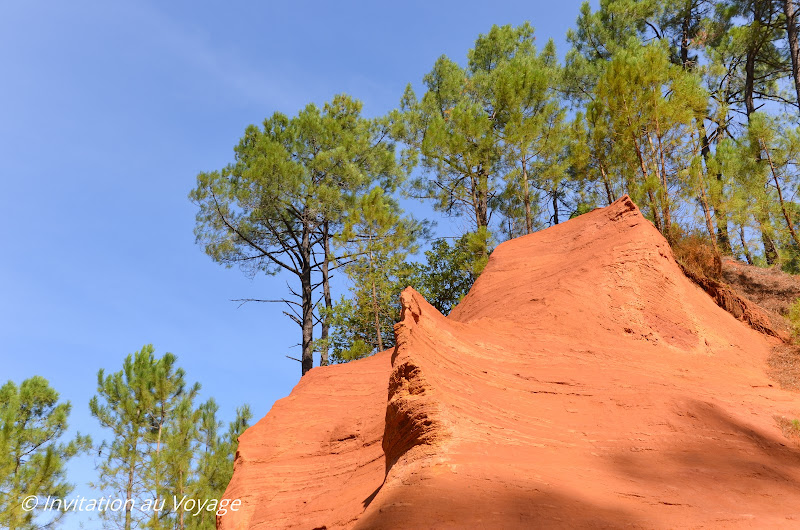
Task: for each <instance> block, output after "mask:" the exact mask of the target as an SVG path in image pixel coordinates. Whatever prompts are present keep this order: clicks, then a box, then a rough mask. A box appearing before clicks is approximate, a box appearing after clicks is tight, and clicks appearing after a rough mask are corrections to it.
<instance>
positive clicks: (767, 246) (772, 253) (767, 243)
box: [758, 213, 778, 266]
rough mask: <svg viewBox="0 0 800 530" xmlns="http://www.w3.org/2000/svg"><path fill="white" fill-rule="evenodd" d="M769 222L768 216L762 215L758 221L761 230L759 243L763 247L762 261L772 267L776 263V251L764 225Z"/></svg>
mask: <svg viewBox="0 0 800 530" xmlns="http://www.w3.org/2000/svg"><path fill="white" fill-rule="evenodd" d="M768 222H769V217H768V214H764V213H762V215H761V216H760V217H759V219H758V223H759V228H760V229H761V243H762V244H763V245H764V259H766V260H767V265H769V266H772V265H774V264H775V262H776V261H778V250H777V249H776V248H775V243H774V242H773V241H772V238H771V237H770V235H769V234H768V233H767V228H766V224H767V223H768Z"/></svg>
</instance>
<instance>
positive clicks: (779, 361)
mask: <svg viewBox="0 0 800 530" xmlns="http://www.w3.org/2000/svg"><path fill="white" fill-rule="evenodd" d="M767 365H768V366H769V369H768V370H767V375H769V376H770V377H771V378H772V379H774V380H775V381H777V382H778V384H779V385H781V388H783V389H786V390H794V391H795V392H800V346H798V345H797V344H779V345H778V346H775V348H773V350H772V354H771V355H770V356H769V359H767Z"/></svg>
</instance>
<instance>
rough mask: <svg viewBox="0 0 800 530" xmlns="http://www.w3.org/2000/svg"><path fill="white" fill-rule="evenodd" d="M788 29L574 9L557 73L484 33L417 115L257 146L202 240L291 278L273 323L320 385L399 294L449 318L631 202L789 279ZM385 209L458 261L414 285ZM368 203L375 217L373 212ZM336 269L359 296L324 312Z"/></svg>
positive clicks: (649, 4) (353, 115) (742, 6)
mask: <svg viewBox="0 0 800 530" xmlns="http://www.w3.org/2000/svg"><path fill="white" fill-rule="evenodd" d="M795 11H796V9H795V5H794V4H793V3H792V2H790V1H788V0H781V1H778V0H687V1H685V2H677V3H676V2H668V1H666V0H602V1H601V2H600V6H599V9H597V10H595V11H593V10H592V9H591V7H590V6H589V4H588V3H584V4H583V6H582V7H581V9H580V12H579V14H578V18H577V21H576V25H575V28H574V29H573V30H570V32H569V33H568V35H567V40H568V42H569V44H570V49H569V50H567V52H566V55H565V59H564V61H563V62H560V61H559V59H558V54H557V51H556V49H555V45H554V44H553V41H552V40H550V41H547V42H546V43H545V44H544V46H543V47H541V48H537V46H536V45H535V42H536V39H535V35H534V29H533V27H532V26H531V25H530V24H529V23H527V22H525V23H522V24H520V25H519V26H511V25H507V26H493V27H491V28H488V32H487V33H485V34H482V35H479V36H478V38H477V39H476V41H475V45H474V46H473V48H472V49H471V50H468V51H467V52H466V58H465V61H463V62H459V61H457V60H454V59H451V58H449V57H447V56H444V55H443V56H441V57H439V59H437V60H436V62H435V63H434V64H433V67H432V69H431V70H430V71H429V72H428V73H427V74H425V75H424V76H423V78H422V85H423V87H422V88H423V89H422V91H420V92H419V94H420V95H419V96H418V95H417V94H418V92H417V91H415V89H414V87H413V86H412V85H411V84H409V85H408V86H407V88H406V90H405V93H404V94H403V95H402V97H401V99H400V105H399V108H398V109H396V110H394V111H392V112H390V113H389V114H388V116H387V117H385V118H378V119H375V120H367V119H365V118H362V117H361V115H360V105H359V104H358V103H356V102H355V101H354V100H352V99H350V98H349V97H348V96H337V98H335V99H334V101H333V102H332V103H331V104H328V105H326V107H325V109H324V110H323V111H319V110H318V109H316V107H314V106H313V105H311V106H309V107H308V108H307V109H305V110H304V111H302V112H301V113H300V114H299V115H298V116H297V117H295V118H291V119H289V118H287V117H285V116H281V115H275V116H274V117H273V118H271V119H269V120H267V121H266V122H265V127H264V130H263V131H260V130H258V129H256V128H254V127H251V128H249V129H248V130H247V131H246V133H245V136H244V137H243V138H242V140H241V142H240V144H239V146H238V147H237V149H236V155H237V158H236V162H235V163H234V164H232V165H230V166H228V167H227V168H225V169H224V170H223V171H221V172H214V173H201V174H200V175H199V176H198V187H197V189H195V190H194V191H193V192H192V198H193V200H194V201H195V202H196V203H197V204H198V205H199V206H200V211H199V213H198V217H197V220H198V225H197V226H198V228H197V234H198V240H199V241H200V242H202V243H203V244H204V245H205V248H206V251H207V252H208V253H209V254H210V255H211V256H212V257H213V258H214V259H215V260H217V261H220V262H221V263H225V264H226V265H229V266H230V265H232V264H237V265H243V266H244V268H245V269H247V270H249V271H250V272H256V271H259V270H260V271H264V272H274V271H275V270H276V268H282V269H284V270H287V271H289V272H292V273H293V274H295V275H297V276H298V278H299V279H300V290H299V292H297V291H294V290H293V291H292V293H293V294H296V295H298V296H299V298H300V301H299V302H298V301H296V300H284V301H286V302H287V303H289V304H290V306H291V307H293V308H294V309H298V308H299V309H300V310H299V312H298V311H295V312H292V313H290V317H291V318H292V319H294V320H295V321H296V322H297V323H298V324H300V325H301V328H302V345H303V357H302V362H303V364H302V371H303V373H306V372H307V371H308V369H310V367H311V366H312V364H313V357H312V356H311V355H312V350H313V349H316V350H317V351H318V352H319V353H320V359H321V364H327V362H328V350H329V348H332V355H333V360H334V361H336V362H340V361H346V360H351V359H356V358H359V357H362V356H364V355H367V354H369V353H372V352H375V351H377V350H380V349H383V348H386V347H389V346H390V345H391V343H392V337H391V332H390V329H391V324H392V322H393V321H394V320H395V319H396V318H397V316H398V315H397V310H398V308H397V302H396V296H397V294H398V293H399V292H400V291H401V290H402V288H403V287H405V286H406V285H412V286H414V287H416V288H417V289H418V290H420V291H421V292H423V294H425V295H426V296H428V297H431V298H430V299H431V300H432V301H433V302H434V305H437V307H440V309H442V310H443V311H445V312H446V311H449V309H450V308H452V306H453V304H454V303H455V301H457V300H458V299H459V298H460V297H461V296H463V294H464V292H465V291H466V290H467V289H468V286H467V285H466V283H470V282H471V281H472V280H474V279H475V278H476V277H477V275H478V274H479V273H480V271H481V270H482V269H483V267H484V266H485V265H486V263H487V261H488V257H489V254H490V253H491V250H492V248H493V245H495V244H496V243H498V242H501V241H503V240H505V239H508V238H512V237H518V236H520V235H524V234H529V233H531V232H533V231H535V230H538V229H541V228H545V227H547V226H550V225H554V224H558V223H559V222H561V221H562V220H564V219H567V218H572V217H574V216H576V215H579V214H581V213H585V212H587V211H589V210H591V209H592V208H594V207H596V206H602V205H607V204H609V203H611V202H613V201H614V200H616V199H618V198H619V197H621V196H622V195H623V194H628V195H630V196H631V197H632V198H633V199H634V201H635V202H636V203H637V204H638V205H639V206H640V208H641V209H642V212H643V213H644V214H645V215H646V216H647V217H648V218H649V219H650V220H651V221H652V222H653V224H654V225H655V226H656V228H658V230H660V231H661V232H662V234H663V235H664V237H665V238H666V239H667V240H668V241H670V243H673V244H675V243H676V242H677V240H678V239H679V238H680V237H681V235H682V234H686V233H691V234H695V235H696V236H697V237H701V238H702V239H705V240H707V241H708V242H709V243H710V244H711V246H712V248H713V249H714V252H715V253H716V255H717V259H718V258H719V256H720V255H722V254H728V255H733V256H737V257H741V258H742V259H745V260H746V261H748V262H749V263H754V264H760V265H774V264H780V266H781V267H783V268H784V270H787V271H790V272H794V273H797V272H800V265H798V264H800V237H799V236H798V231H800V227H798V226H797V225H798V223H797V221H798V213H800V206H798V204H797V203H796V202H795V195H796V190H797V185H798V171H797V161H798V154H800V129H798V128H797V125H798V123H797V120H798V110H800V70H799V69H800V45H799V44H798V40H797V39H798V30H797V23H798V20H797V16H796V12H795ZM389 138H392V139H393V140H394V141H396V142H397V143H398V144H399V145H400V150H399V151H397V152H396V150H395V146H394V145H393V144H392V143H391V142H390V141H389ZM375 157H377V158H375ZM409 176H410V178H407V177H409ZM396 193H402V194H403V195H404V196H405V197H406V198H413V199H419V200H422V201H429V204H431V205H432V206H433V208H434V209H435V210H438V211H440V212H443V213H444V214H445V215H447V216H448V217H452V218H455V219H457V220H458V224H457V226H458V228H457V229H456V233H457V239H458V242H457V243H456V246H455V247H449V246H447V247H445V246H443V243H442V242H441V241H434V242H433V243H432V245H433V246H432V248H431V249H430V250H429V251H428V252H430V253H432V254H430V253H428V254H427V257H428V259H429V261H428V263H427V265H422V264H419V263H415V262H409V261H408V260H409V258H410V257H411V256H412V255H413V253H414V251H415V249H416V248H418V247H420V245H423V244H424V242H425V239H426V238H425V234H426V232H425V231H424V230H418V229H417V228H414V226H415V223H416V221H413V220H411V219H409V218H405V217H403V213H402V211H401V210H400V208H399V207H398V205H397V204H398V202H397V201H396V200H395V199H393V198H392V197H393V196H394V195H395V194H396ZM375 194H378V195H380V197H377V196H375ZM378 199H379V202H380V205H381V206H380V208H379V209H380V210H381V214H380V216H379V217H374V215H375V212H374V211H369V210H368V209H364V205H365V204H371V203H370V202H369V201H372V203H375V204H377V202H376V201H378ZM365 201H367V202H365ZM362 214H363V215H362ZM370 216H373V218H372V219H370ZM389 225H391V228H390V226H389ZM699 234H703V235H699ZM331 243H333V246H331ZM434 256H437V257H438V259H439V261H440V262H439V263H434V262H433V261H430V260H431V259H433V257H434ZM456 263H457V266H456V267H455V268H453V267H452V266H451V265H453V264H456ZM337 267H343V270H344V272H345V273H346V275H347V276H348V278H349V280H350V283H351V285H352V287H351V288H350V290H349V292H347V293H344V294H342V295H341V297H340V298H339V299H338V301H337V302H336V304H334V303H333V301H332V300H333V297H332V294H331V290H330V282H329V277H330V272H331V270H333V269H334V268H337ZM422 271H425V272H427V273H431V274H433V275H434V276H435V277H436V281H440V280H441V281H442V282H445V283H447V282H451V283H450V285H449V287H448V288H447V289H445V288H444V287H441V286H437V285H434V284H433V282H434V280H432V279H430V278H426V277H423V276H422V274H421V272H422ZM445 271H446V272H445ZM312 276H314V279H312ZM317 288H321V289H322V293H323V294H322V297H321V299H320V300H321V301H324V304H322V302H320V303H316V302H315V300H316V298H315V294H314V293H315V290H316V289H317ZM315 322H317V323H318V326H319V333H320V338H319V339H317V340H316V341H314V340H313V335H314V332H315V330H314V328H315Z"/></svg>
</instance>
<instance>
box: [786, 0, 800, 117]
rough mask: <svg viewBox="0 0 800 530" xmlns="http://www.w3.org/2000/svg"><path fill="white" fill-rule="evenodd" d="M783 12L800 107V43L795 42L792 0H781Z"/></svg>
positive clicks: (794, 18)
mask: <svg viewBox="0 0 800 530" xmlns="http://www.w3.org/2000/svg"><path fill="white" fill-rule="evenodd" d="M783 12H784V14H785V15H786V37H787V40H788V41H789V55H790V56H791V58H792V79H793V80H794V90H795V93H796V94H797V105H798V107H799V108H800V44H798V42H797V20H796V13H797V12H796V10H795V5H794V2H793V0H783Z"/></svg>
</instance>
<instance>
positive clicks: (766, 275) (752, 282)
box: [722, 258, 800, 317]
mask: <svg viewBox="0 0 800 530" xmlns="http://www.w3.org/2000/svg"><path fill="white" fill-rule="evenodd" d="M722 278H723V280H724V281H725V282H726V283H728V284H729V285H732V286H733V287H734V288H736V290H737V291H740V292H741V293H743V294H744V295H745V296H746V297H747V298H749V299H750V300H752V301H753V302H755V303H757V304H758V305H760V306H761V307H763V308H764V309H766V310H768V311H772V312H775V313H777V314H778V315H781V316H783V317H787V316H788V314H789V307H790V306H791V305H792V304H793V303H794V302H795V301H796V300H797V299H798V298H800V277H797V276H792V275H791V274H787V273H785V272H783V271H782V270H780V269H778V268H776V267H771V268H762V267H756V266H754V265H748V264H746V263H742V262H740V261H736V260H734V259H731V258H725V259H723V260H722Z"/></svg>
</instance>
